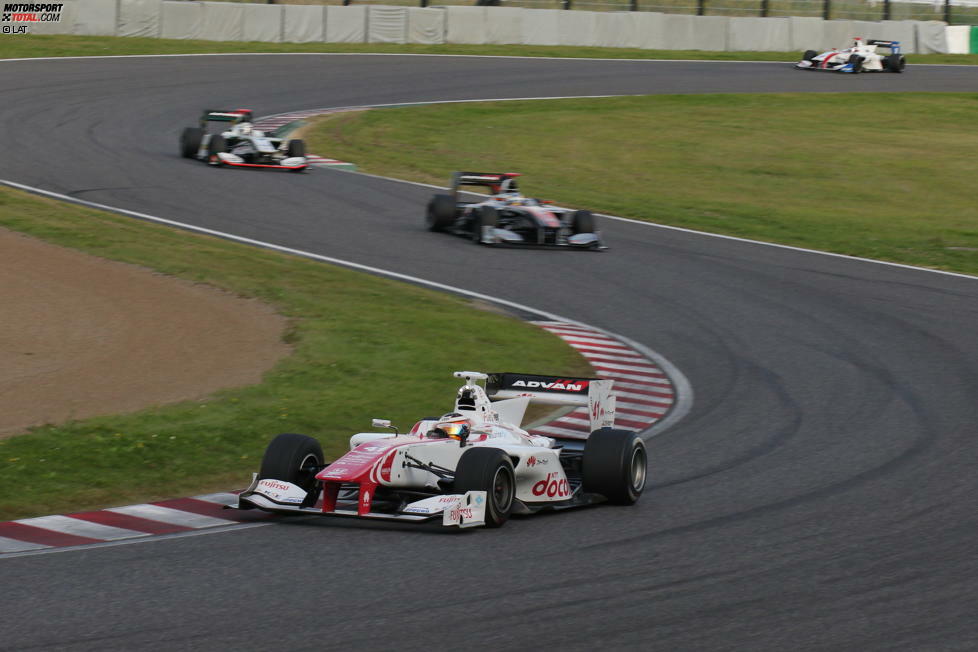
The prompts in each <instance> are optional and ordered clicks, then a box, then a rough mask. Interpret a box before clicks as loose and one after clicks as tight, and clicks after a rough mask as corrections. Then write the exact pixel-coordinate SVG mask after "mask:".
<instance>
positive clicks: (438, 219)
mask: <svg viewBox="0 0 978 652" xmlns="http://www.w3.org/2000/svg"><path fill="white" fill-rule="evenodd" d="M424 220H425V226H427V227H428V230H429V231H444V230H445V229H446V228H448V227H449V226H451V224H452V222H454V221H455V198H454V197H452V196H451V195H435V196H434V197H432V198H431V201H429V202H428V211H427V212H426V213H425V218H424Z"/></svg>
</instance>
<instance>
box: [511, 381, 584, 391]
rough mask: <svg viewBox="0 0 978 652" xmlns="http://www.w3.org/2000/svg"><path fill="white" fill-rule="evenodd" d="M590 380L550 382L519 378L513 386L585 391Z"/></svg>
mask: <svg viewBox="0 0 978 652" xmlns="http://www.w3.org/2000/svg"><path fill="white" fill-rule="evenodd" d="M588 383H589V381H587V380H563V379H560V380H555V381H554V382H552V383H548V382H545V381H542V380H517V381H516V382H514V383H513V387H526V388H527V389H544V390H547V391H550V392H583V391H585V390H587V387H588Z"/></svg>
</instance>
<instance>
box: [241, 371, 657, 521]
mask: <svg viewBox="0 0 978 652" xmlns="http://www.w3.org/2000/svg"><path fill="white" fill-rule="evenodd" d="M455 376H456V377H458V378H463V379H464V380H465V384H464V385H463V386H462V387H461V388H459V390H458V393H457V395H456V397H455V405H454V407H453V408H452V411H451V412H448V413H446V414H444V415H442V416H440V417H429V418H424V419H421V420H419V421H418V422H417V423H415V424H414V426H413V427H412V428H411V429H410V430H409V431H408V432H407V433H404V434H399V433H398V431H397V430H396V429H395V428H393V427H392V426H391V425H390V422H389V421H385V420H382V419H374V421H373V425H374V427H375V428H383V429H384V431H382V432H364V433H358V434H355V435H353V436H352V437H351V438H350V451H349V452H348V453H346V454H345V455H343V456H342V457H340V458H339V459H338V460H336V461H335V462H332V463H325V462H324V461H323V453H322V447H321V446H320V444H319V442H318V441H317V440H316V439H314V438H312V437H308V436H306V435H299V434H293V433H287V434H281V435H278V436H277V437H275V438H274V439H273V440H272V441H271V443H270V444H269V445H268V448H267V449H266V450H265V455H264V457H263V459H262V464H261V470H260V471H259V472H258V473H257V474H255V476H254V478H253V480H252V483H251V485H250V486H249V487H248V488H247V489H246V490H245V491H243V492H242V493H241V494H240V496H239V502H238V505H237V507H238V508H239V509H251V508H258V509H262V510H266V511H270V512H279V513H286V514H296V513H302V514H318V515H324V516H346V517H353V518H362V519H376V520H392V521H401V522H416V523H419V522H425V521H439V522H441V523H442V524H443V525H447V526H458V527H463V528H464V527H473V526H480V525H485V526H487V527H499V526H501V525H503V524H504V523H505V522H506V520H507V519H508V518H509V516H510V515H511V514H531V513H534V512H538V511H541V510H546V509H563V508H568V507H578V506H581V505H590V504H593V503H598V502H605V501H608V502H611V503H615V504H622V505H630V504H633V503H634V502H635V501H637V500H638V498H639V497H640V496H641V494H642V491H643V489H644V488H645V477H646V451H645V444H644V442H643V441H642V439H641V438H640V437H639V436H638V435H637V434H636V433H634V432H632V431H629V430H619V429H616V428H614V419H615V399H614V396H613V395H612V394H611V387H612V382H613V381H610V380H597V379H592V378H558V377H550V376H536V375H527V374H512V373H497V374H484V373H479V372H471V371H458V372H455ZM479 381H486V382H485V387H483V386H482V385H480V384H479ZM492 398H495V399H499V400H495V401H493V400H491V399H492ZM531 401H533V402H539V403H545V404H551V405H566V406H588V407H589V411H590V415H591V417H590V418H591V430H592V433H591V435H590V437H589V438H588V439H587V440H586V442H584V444H583V446H581V442H570V441H566V442H564V441H560V440H556V439H553V438H551V437H544V436H540V435H532V434H530V433H528V432H527V431H526V430H524V429H523V428H522V427H521V426H520V424H521V422H522V420H523V416H524V414H525V411H526V408H527V406H528V405H529V403H530V402H531ZM392 431H393V432H392Z"/></svg>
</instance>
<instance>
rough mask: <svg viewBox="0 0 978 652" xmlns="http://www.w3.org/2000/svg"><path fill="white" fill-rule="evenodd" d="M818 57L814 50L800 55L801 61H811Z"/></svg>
mask: <svg viewBox="0 0 978 652" xmlns="http://www.w3.org/2000/svg"><path fill="white" fill-rule="evenodd" d="M817 56H818V52H816V51H815V50H805V54H803V55H801V60H802V61H811V60H812V59H814V58H815V57H817Z"/></svg>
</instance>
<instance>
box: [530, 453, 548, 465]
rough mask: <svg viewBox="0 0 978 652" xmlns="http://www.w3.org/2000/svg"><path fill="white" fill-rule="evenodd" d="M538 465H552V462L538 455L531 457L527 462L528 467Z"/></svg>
mask: <svg viewBox="0 0 978 652" xmlns="http://www.w3.org/2000/svg"><path fill="white" fill-rule="evenodd" d="M537 464H550V460H548V459H546V458H542V457H537V456H536V455H530V457H529V459H527V460H526V465H527V466H529V467H533V466H536V465H537Z"/></svg>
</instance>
